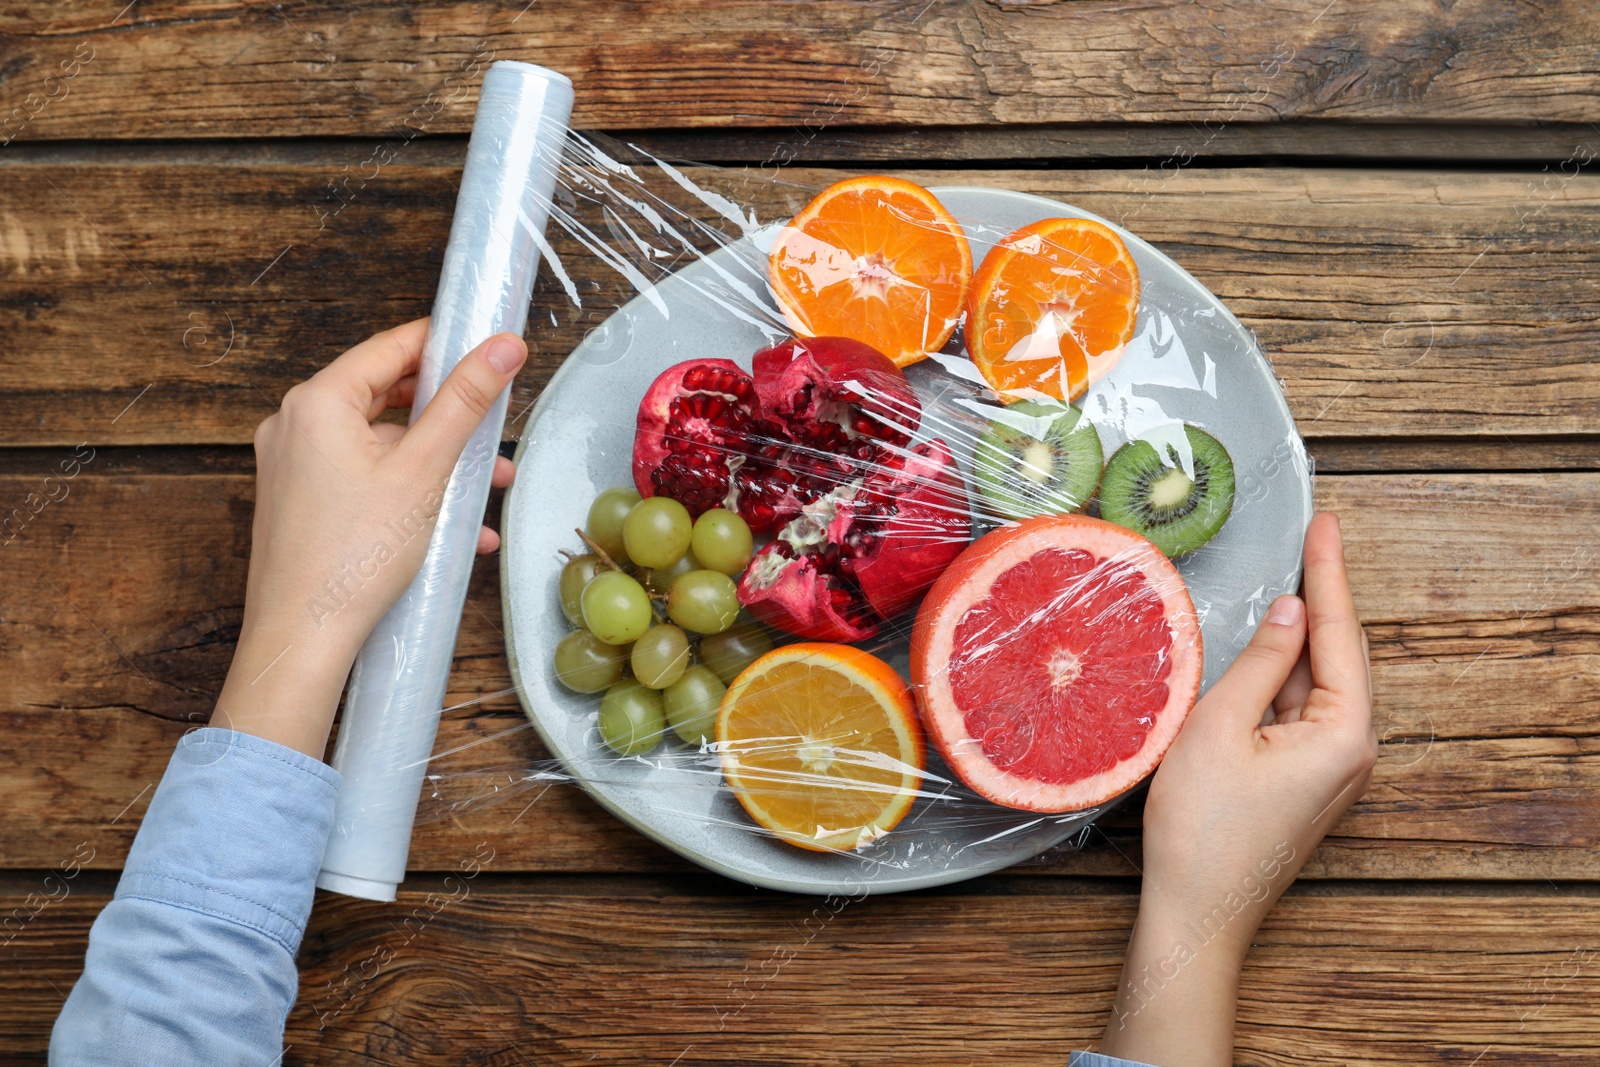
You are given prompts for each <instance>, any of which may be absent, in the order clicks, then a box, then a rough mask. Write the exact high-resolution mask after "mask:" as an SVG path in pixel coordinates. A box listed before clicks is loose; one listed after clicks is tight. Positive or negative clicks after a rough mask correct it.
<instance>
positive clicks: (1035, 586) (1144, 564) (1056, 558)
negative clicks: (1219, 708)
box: [911, 515, 1202, 812]
mask: <svg viewBox="0 0 1600 1067" xmlns="http://www.w3.org/2000/svg"><path fill="white" fill-rule="evenodd" d="M1201 667H1202V656H1201V643H1200V621H1199V619H1198V617H1197V616H1196V614H1195V610H1194V603H1193V602H1192V601H1191V600H1190V599H1189V592H1188V590H1187V589H1186V588H1185V586H1184V584H1183V577H1182V576H1181V575H1180V574H1179V573H1178V570H1177V568H1176V567H1174V566H1173V565H1172V563H1171V562H1170V561H1169V560H1168V559H1167V557H1166V556H1165V555H1163V554H1162V552H1161V550H1160V549H1158V548H1156V547H1155V545H1153V544H1151V543H1150V542H1149V541H1147V540H1145V539H1144V538H1143V537H1140V536H1139V535H1138V534H1136V533H1134V532H1132V531H1131V530H1127V529H1125V528H1123V527H1121V526H1117V525H1114V524H1112V523H1109V522H1104V521H1102V520H1100V519H1094V518H1090V517H1088V516H1086V515H1042V516H1040V517H1038V518H1035V519H1029V520H1027V521H1025V522H1021V523H1018V524H1017V525H1014V526H1006V527H1002V528H1001V529H998V530H995V531H993V532H992V533H989V534H986V535H985V536H984V537H982V538H980V539H979V540H977V541H975V542H973V543H972V545H971V546H969V547H968V548H967V549H966V550H965V551H963V552H962V553H961V555H960V556H958V557H956V560H955V562H954V563H952V564H951V565H950V567H949V568H948V569H947V570H946V571H945V572H944V573H943V574H942V575H940V577H939V580H938V581H937V582H935V583H934V585H933V588H932V589H931V590H929V592H928V595H927V597H926V599H924V601H923V603H922V608H921V609H920V610H919V611H918V613H917V620H916V624H915V626H914V627H913V629H912V634H911V680H912V686H913V688H914V690H915V693H916V697H917V702H918V706H919V708H920V709H921V712H922V719H923V726H924V727H925V728H926V730H927V733H928V737H929V738H930V740H932V742H933V744H934V746H935V747H936V748H937V749H938V750H939V752H940V753H941V754H942V755H943V756H944V758H945V760H946V762H948V763H949V764H950V767H951V769H952V770H953V771H955V773H956V774H957V776H959V777H960V778H961V780H962V781H964V782H965V783H967V785H968V786H970V787H971V788H972V789H973V790H974V791H975V792H977V793H978V794H980V795H981V796H984V797H986V798H988V799H989V800H992V801H994V802H995V803H997V804H1003V805H1005V806H1006V807H1010V808H1021V809H1023V810H1026V811H1038V812H1063V811H1081V810H1083V809H1084V808H1091V807H1094V806H1096V805H1099V804H1103V803H1105V802H1106V801H1108V800H1111V799H1113V798H1115V797H1117V796H1120V795H1121V794H1123V793H1125V792H1127V791H1128V790H1130V789H1132V788H1133V787H1134V786H1136V785H1138V784H1139V783H1140V782H1141V781H1143V780H1144V779H1145V778H1146V777H1147V776H1148V775H1149V774H1150V773H1151V772H1152V771H1154V770H1155V767H1156V764H1158V763H1160V762H1161V757H1162V756H1163V755H1165V754H1166V751H1167V748H1168V746H1170V745H1171V744H1172V740H1173V738H1174V737H1176V736H1177V734H1178V729H1179V727H1181V726H1182V725H1183V720H1184V719H1185V718H1186V717H1187V716H1188V714H1189V709H1190V708H1192V707H1193V706H1194V702H1195V700H1196V698H1198V696H1199V694H1200V675H1201Z"/></svg>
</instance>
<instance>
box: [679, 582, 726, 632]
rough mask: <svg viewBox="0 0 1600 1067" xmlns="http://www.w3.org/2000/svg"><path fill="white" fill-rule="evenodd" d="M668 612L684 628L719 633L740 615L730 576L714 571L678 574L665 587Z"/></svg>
mask: <svg viewBox="0 0 1600 1067" xmlns="http://www.w3.org/2000/svg"><path fill="white" fill-rule="evenodd" d="M667 615H668V616H670V617H671V619H672V621H673V622H675V623H677V624H678V625H679V626H682V627H683V628H684V629H685V630H693V631H694V632H695V633H697V634H719V633H721V632H722V631H724V630H726V629H727V628H728V627H730V626H732V625H733V621H734V620H735V619H737V618H738V617H739V594H738V592H737V591H736V590H735V587H734V584H733V579H732V578H729V577H728V576H727V575H726V574H720V573H718V572H717V571H690V572H689V573H688V574H680V575H679V576H678V577H677V578H676V579H674V580H673V583H672V587H671V588H670V589H668V590H667Z"/></svg>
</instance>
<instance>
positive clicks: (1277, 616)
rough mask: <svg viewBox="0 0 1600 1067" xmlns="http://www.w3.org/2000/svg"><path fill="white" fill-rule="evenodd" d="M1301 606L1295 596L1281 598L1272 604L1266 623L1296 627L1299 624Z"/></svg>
mask: <svg viewBox="0 0 1600 1067" xmlns="http://www.w3.org/2000/svg"><path fill="white" fill-rule="evenodd" d="M1301 610H1302V605H1301V603H1300V598H1299V597H1297V596H1281V597H1279V598H1278V599H1277V600H1274V601H1273V602H1272V608H1271V609H1270V610H1269V611H1268V612H1267V621H1268V622H1270V623H1273V624H1274V625H1276V626H1297V625H1299V623H1300V612H1301Z"/></svg>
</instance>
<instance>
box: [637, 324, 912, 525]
mask: <svg viewBox="0 0 1600 1067" xmlns="http://www.w3.org/2000/svg"><path fill="white" fill-rule="evenodd" d="M752 364H753V367H754V370H753V372H751V373H746V372H745V371H743V370H741V369H740V368H739V366H738V364H736V363H733V362H730V361H729V360H725V359H701V360H690V361H688V362H685V363H679V364H677V365H676V366H674V367H669V368H668V369H667V370H665V371H663V372H662V373H661V375H660V376H659V377H658V378H656V380H655V382H654V384H652V385H651V386H650V389H649V391H648V392H646V393H645V396H644V399H643V400H642V401H641V402H640V404H639V417H638V431H637V433H636V434H635V435H634V439H633V480H634V484H635V485H636V486H637V487H638V489H639V492H640V493H642V494H644V495H645V496H647V497H648V496H655V495H661V496H666V497H671V498H672V499H673V500H676V501H678V502H679V503H681V504H682V505H683V506H684V507H686V508H687V509H688V510H689V513H690V515H691V516H699V515H701V514H702V513H704V512H706V511H708V510H712V509H716V508H726V509H727V510H729V511H734V512H737V513H738V514H739V516H740V517H741V518H743V519H744V521H745V523H746V524H747V525H748V526H749V527H750V529H751V530H752V531H753V532H755V533H766V532H770V531H771V530H773V529H775V528H777V527H779V526H782V525H783V524H784V523H786V522H788V521H789V520H790V519H792V518H794V517H795V516H796V515H798V514H800V509H801V508H802V507H804V506H805V505H806V504H808V503H810V502H811V501H812V500H815V499H816V498H817V497H819V496H822V495H824V494H826V493H829V492H832V491H833V490H834V489H835V488H837V487H838V486H840V485H844V484H847V483H849V482H850V481H851V480H852V479H854V478H856V477H858V476H859V473H860V471H861V470H862V469H864V468H871V467H875V466H879V465H882V464H883V463H886V462H891V461H892V458H893V456H894V454H895V450H896V449H898V448H900V447H902V446H904V445H905V444H906V442H907V441H909V440H910V437H911V433H912V432H913V431H914V430H915V429H916V427H917V424H918V423H919V422H920V421H921V418H922V405H921V404H919V403H918V402H917V396H916V393H914V392H913V391H912V389H911V383H909V382H908V381H906V377H905V375H904V374H902V373H901V372H900V370H899V368H897V367H896V366H895V365H894V364H893V363H891V362H889V359H888V357H886V356H884V355H883V353H881V352H879V351H878V350H877V349H875V348H872V347H871V346H869V345H865V344H862V343H861V342H859V341H852V340H850V339H848V338H844V337H820V338H812V339H809V340H795V341H785V342H784V343H782V344H778V345H773V346H771V347H770V348H764V349H762V350H760V351H759V352H757V353H756V354H755V356H754V357H753V359H752Z"/></svg>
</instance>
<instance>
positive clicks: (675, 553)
mask: <svg viewBox="0 0 1600 1067" xmlns="http://www.w3.org/2000/svg"><path fill="white" fill-rule="evenodd" d="M692 530H693V526H692V524H691V523H690V522H689V509H688V508H686V507H684V506H683V505H682V504H680V503H678V502H677V501H676V500H673V499H672V498H671V497H666V496H653V497H651V498H650V499H649V500H641V501H639V503H637V504H635V505H634V506H633V510H632V511H630V512H628V517H627V519H626V520H625V521H624V522H623V524H622V540H623V543H624V544H625V545H626V546H627V549H628V558H629V559H631V560H633V561H634V562H635V563H637V564H638V565H639V566H641V567H670V566H672V565H673V564H674V563H676V562H678V560H680V559H682V558H683V554H684V553H685V552H687V551H689V538H690V535H691V531H692Z"/></svg>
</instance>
